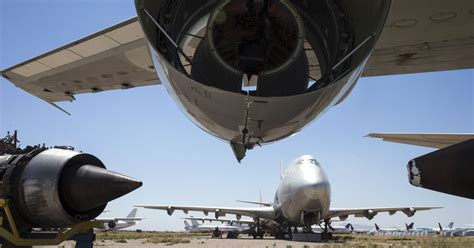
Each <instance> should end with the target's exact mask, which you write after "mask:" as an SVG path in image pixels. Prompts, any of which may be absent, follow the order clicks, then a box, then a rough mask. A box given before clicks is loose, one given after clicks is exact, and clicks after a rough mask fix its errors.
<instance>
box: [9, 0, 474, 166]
mask: <svg viewBox="0 0 474 248" xmlns="http://www.w3.org/2000/svg"><path fill="white" fill-rule="evenodd" d="M28 7H29V6H25V8H28ZM135 7H136V11H137V15H138V17H134V18H131V19H129V20H126V21H124V22H121V23H119V24H116V25H114V26H112V27H110V28H107V29H104V30H101V31H99V32H97V33H94V34H92V35H90V36H87V37H85V38H82V39H80V40H77V41H74V42H72V43H70V44H68V45H65V46H63V47H60V48H58V49H55V50H53V51H51V52H48V53H46V54H43V55H41V56H38V57H35V58H33V59H30V60H28V61H25V62H22V63H20V64H18V65H15V66H13V67H10V68H8V69H5V70H3V71H2V72H1V73H0V74H1V75H2V76H3V77H4V78H6V79H7V80H9V81H11V82H12V83H13V84H14V85H15V86H17V87H19V88H21V89H23V90H25V91H27V92H28V93H30V94H32V95H34V96H36V97H38V98H40V99H42V100H44V101H46V102H48V103H50V104H52V105H54V106H56V107H57V108H60V107H59V106H58V105H56V103H57V102H63V101H74V100H76V97H77V95H80V94H84V93H97V92H102V91H108V90H114V89H130V88H135V87H142V86H147V85H158V84H163V85H164V87H166V90H167V91H168V92H169V94H170V95H171V96H172V98H173V99H174V100H175V101H176V103H177V104H178V105H179V106H180V107H181V108H182V109H183V112H184V113H185V115H186V116H187V117H188V118H189V119H190V120H191V121H192V122H194V123H195V124H196V125H197V126H198V127H200V128H201V129H203V130H205V131H206V132H208V133H210V134H212V135H214V136H216V137H218V138H220V139H222V140H224V141H226V142H227V143H229V144H230V146H231V148H232V150H233V152H234V155H235V156H236V158H237V159H238V160H239V161H240V160H241V159H243V158H244V156H245V154H246V151H247V150H249V149H252V148H254V147H258V146H261V145H263V144H269V143H272V142H275V141H278V140H281V139H284V138H286V137H289V136H291V135H293V134H295V133H297V132H299V131H300V130H302V129H303V128H304V127H305V126H307V125H308V124H309V123H310V122H311V121H313V120H315V119H317V118H319V117H321V116H322V115H323V114H324V113H325V112H326V111H327V110H329V109H330V108H331V107H333V106H336V105H338V104H340V103H341V102H343V101H344V100H345V99H346V98H347V97H348V96H349V95H350V93H351V92H352V90H353V89H354V87H355V86H356V83H357V82H358V80H359V78H360V77H369V76H382V75H385V76H387V75H398V74H405V73H419V72H433V71H444V70H456V69H467V68H473V67H474V49H472V45H471V44H472V43H473V37H474V36H473V31H472V30H473V29H472V26H473V23H474V21H473V18H471V17H472V13H471V12H472V11H470V9H472V0H450V1H445V0H419V1H412V0H397V1H390V0H365V1H342V0H335V1H254V0H251V1H207V0H200V1H189V0H176V1H156V0H135ZM64 11H67V9H65V10H64ZM113 14H114V13H112V12H111V13H110V15H113ZM98 17H99V18H100V16H98ZM256 17H258V18H256ZM68 28H69V27H65V29H68ZM43 39H44V37H43ZM32 46H34V44H32ZM381 81H383V80H381ZM137 107H138V106H137ZM156 107H157V108H159V107H160V106H156ZM60 109H61V108H60ZM164 118H166V117H164Z"/></svg>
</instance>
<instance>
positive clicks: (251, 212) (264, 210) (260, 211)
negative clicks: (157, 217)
mask: <svg viewBox="0 0 474 248" xmlns="http://www.w3.org/2000/svg"><path fill="white" fill-rule="evenodd" d="M135 207H142V208H148V209H158V210H165V211H167V212H168V215H172V214H173V212H174V211H175V210H182V211H183V212H184V213H185V214H187V213H188V212H189V211H194V212H202V213H204V215H206V216H207V215H208V214H209V213H214V216H215V218H216V219H218V218H219V217H223V216H225V215H226V214H235V215H236V216H237V219H240V217H242V216H248V217H252V218H263V219H274V218H275V209H274V208H273V207H256V208H229V207H197V206H179V205H155V206H147V205H138V206H135Z"/></svg>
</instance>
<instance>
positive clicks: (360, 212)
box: [324, 207, 441, 220]
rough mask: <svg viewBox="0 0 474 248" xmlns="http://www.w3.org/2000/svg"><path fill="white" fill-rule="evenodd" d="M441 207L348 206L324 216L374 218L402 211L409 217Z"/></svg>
mask: <svg viewBox="0 0 474 248" xmlns="http://www.w3.org/2000/svg"><path fill="white" fill-rule="evenodd" d="M438 208H441V207H397V208H352V209H351V208H348V209H344V208H341V209H330V210H329V212H328V214H327V215H326V216H325V217H324V218H325V219H332V218H337V217H339V219H341V220H345V219H346V218H347V217H349V215H353V216H354V217H366V218H367V219H369V220H370V219H372V218H373V217H374V216H375V215H377V214H378V213H383V212H386V213H389V214H390V215H393V214H395V213H396V212H398V211H400V212H403V213H404V214H406V215H407V216H408V217H411V216H413V215H414V214H415V213H416V212H417V211H425V210H431V209H438Z"/></svg>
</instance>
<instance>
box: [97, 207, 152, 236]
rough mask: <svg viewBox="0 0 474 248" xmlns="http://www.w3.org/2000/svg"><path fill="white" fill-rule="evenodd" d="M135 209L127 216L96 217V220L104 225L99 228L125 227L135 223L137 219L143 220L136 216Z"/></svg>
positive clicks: (105, 229)
mask: <svg viewBox="0 0 474 248" xmlns="http://www.w3.org/2000/svg"><path fill="white" fill-rule="evenodd" d="M136 215H137V209H136V208H134V209H133V210H132V211H131V212H130V213H129V214H128V215H127V217H122V218H120V217H117V218H97V219H96V220H99V221H102V222H104V227H103V228H101V229H99V230H102V231H113V230H120V229H125V228H127V227H131V226H134V225H136V224H137V222H138V221H141V220H143V218H140V217H136Z"/></svg>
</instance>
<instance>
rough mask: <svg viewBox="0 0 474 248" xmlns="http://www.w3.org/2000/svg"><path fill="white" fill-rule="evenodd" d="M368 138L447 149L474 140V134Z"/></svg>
mask: <svg viewBox="0 0 474 248" xmlns="http://www.w3.org/2000/svg"><path fill="white" fill-rule="evenodd" d="M366 137H371V138H381V139H383V140H384V141H389V142H395V143H402V144H410V145H417V146H425V147H432V148H440V149H441V148H445V147H448V146H451V145H454V144H458V143H461V142H463V141H466V140H470V139H474V134H472V133H471V134H469V133H465V134H454V133H445V134H437V133H425V134H405V133H370V134H368V135H367V136H366Z"/></svg>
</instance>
